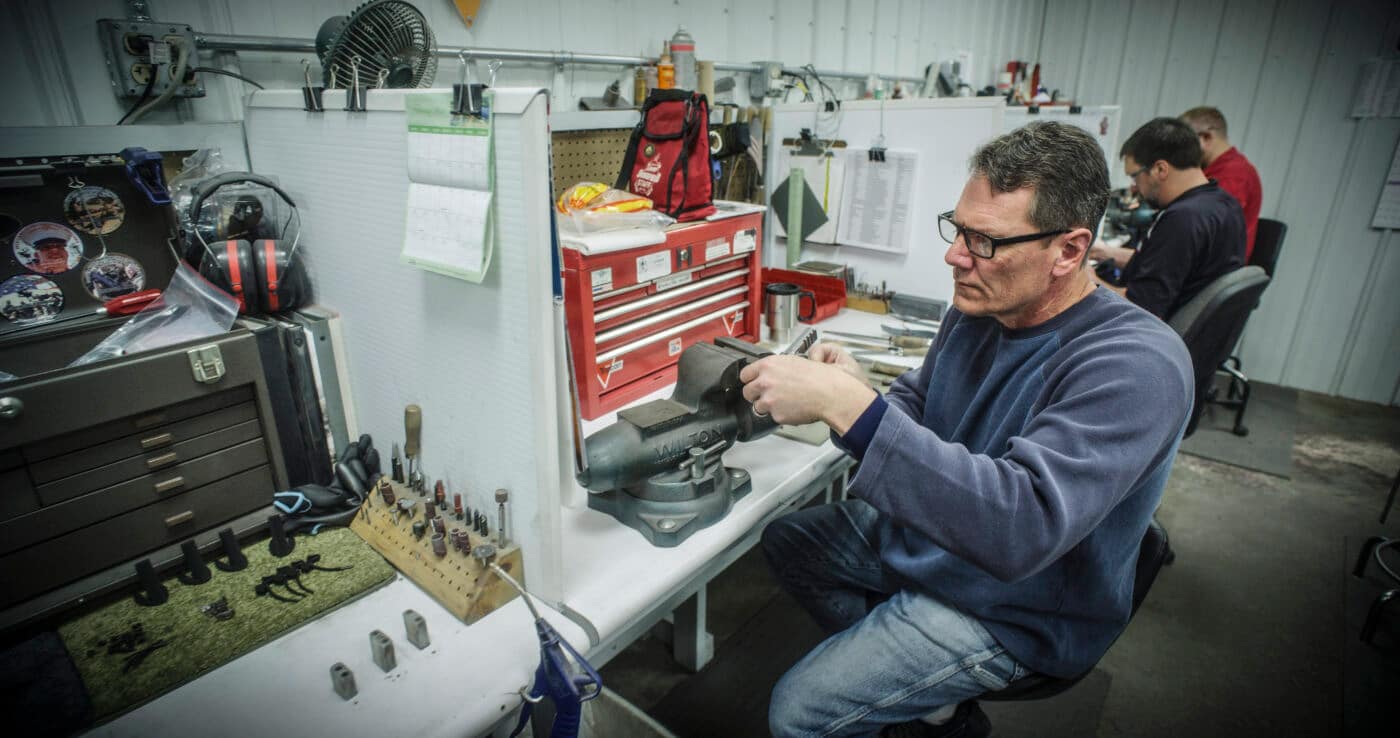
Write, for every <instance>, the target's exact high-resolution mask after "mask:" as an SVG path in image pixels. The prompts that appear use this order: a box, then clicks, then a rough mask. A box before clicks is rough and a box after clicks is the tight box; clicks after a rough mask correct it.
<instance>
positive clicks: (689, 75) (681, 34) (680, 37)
mask: <svg viewBox="0 0 1400 738" xmlns="http://www.w3.org/2000/svg"><path fill="white" fill-rule="evenodd" d="M671 63H672V64H674V65H675V67H676V87H678V88H680V89H682V90H694V89H696V88H697V87H698V86H699V84H700V82H699V80H698V79H697V78H696V76H695V75H696V72H695V39H694V38H692V37H691V35H690V34H689V33H686V31H685V26H681V27H680V28H678V29H676V34H675V35H674V36H672V37H671Z"/></svg>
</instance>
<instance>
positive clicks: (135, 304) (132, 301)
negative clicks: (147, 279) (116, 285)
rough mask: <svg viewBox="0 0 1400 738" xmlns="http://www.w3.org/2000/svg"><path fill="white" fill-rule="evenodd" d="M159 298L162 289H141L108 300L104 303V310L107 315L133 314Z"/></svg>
mask: <svg viewBox="0 0 1400 738" xmlns="http://www.w3.org/2000/svg"><path fill="white" fill-rule="evenodd" d="M158 299H160V290H141V291H140V292H133V293H131V294H129V295H122V296H121V297H114V298H112V299H111V300H108V301H107V302H105V303H103V304H102V312H103V313H104V314H106V315H133V314H135V313H139V312H141V309H142V308H144V307H146V305H148V304H150V303H151V302H153V301H155V300H158Z"/></svg>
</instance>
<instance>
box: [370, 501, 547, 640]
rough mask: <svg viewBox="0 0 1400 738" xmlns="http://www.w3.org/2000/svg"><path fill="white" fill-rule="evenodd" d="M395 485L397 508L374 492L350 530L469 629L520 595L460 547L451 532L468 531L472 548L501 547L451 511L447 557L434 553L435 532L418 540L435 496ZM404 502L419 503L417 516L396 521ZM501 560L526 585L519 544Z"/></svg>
mask: <svg viewBox="0 0 1400 738" xmlns="http://www.w3.org/2000/svg"><path fill="white" fill-rule="evenodd" d="M390 484H391V485H392V487H393V489H394V498H395V499H394V504H393V505H389V504H386V503H385V502H384V498H383V497H381V496H380V494H379V490H378V488H374V489H371V490H370V494H369V497H368V499H366V500H365V503H364V505H362V506H361V507H360V512H359V514H358V515H356V516H355V520H354V522H352V523H351V524H350V529H351V530H353V531H355V533H357V534H358V535H359V536H360V537H361V538H363V539H364V540H365V542H366V543H368V544H369V545H370V546H371V547H373V548H374V550H376V551H378V552H379V553H380V554H382V555H383V556H384V558H386V559H388V560H389V563H391V564H393V565H394V567H395V568H397V569H398V570H399V571H401V572H403V575H404V576H406V577H408V578H409V579H411V580H413V581H414V583H416V584H417V585H418V586H420V587H422V588H423V589H424V590H425V591H427V593H428V594H430V595H432V597H433V599H435V600H437V601H438V603H439V604H441V605H442V606H443V607H445V608H447V610H448V611H449V612H451V613H452V614H453V615H456V616H457V617H458V618H461V620H462V622H464V623H467V624H468V625H470V624H471V623H474V622H476V621H478V620H480V619H481V618H483V617H485V616H486V615H487V614H489V613H490V612H491V611H493V610H495V609H496V608H498V607H500V606H501V605H504V604H505V603H507V602H510V601H511V599H513V598H515V597H517V596H519V593H517V592H516V591H515V589H514V588H512V587H511V586H510V585H509V584H507V583H506V582H504V581H502V580H501V578H500V577H498V576H496V575H495V574H492V573H491V571H490V570H489V569H487V568H486V566H485V565H483V564H482V563H481V562H479V561H477V560H476V559H475V558H473V557H472V555H471V553H470V552H468V553H462V552H461V551H459V550H457V549H456V548H454V547H453V546H452V545H451V540H450V532H451V531H452V530H454V529H458V530H462V531H465V532H466V535H467V537H468V540H470V541H471V547H472V548H475V547H477V546H478V545H481V544H483V543H488V544H491V545H492V546H495V545H496V541H495V538H494V537H491V538H485V537H482V536H480V535H477V534H476V533H474V532H472V531H471V526H470V524H469V523H467V522H466V521H460V522H459V521H458V520H457V519H456V518H454V517H451V516H450V514H449V513H447V512H444V511H442V510H438V511H437V513H438V515H440V516H442V515H447V516H448V517H447V518H446V519H445V520H444V522H445V523H447V530H448V532H449V536H448V538H449V540H448V541H447V543H448V546H447V555H446V556H437V555H435V554H433V545H432V540H431V539H432V534H431V533H428V534H425V535H424V536H423V537H422V538H415V537H414V536H413V523H414V521H421V520H423V506H424V505H431V504H433V496H432V494H431V493H429V494H427V495H426V496H424V495H419V494H417V493H415V492H413V491H412V490H411V489H409V488H408V486H407V485H403V484H397V483H392V482H391V483H390ZM403 499H410V500H414V501H415V504H414V505H413V509H412V511H411V512H404V511H402V510H400V512H399V514H398V521H397V522H395V519H394V510H395V508H396V507H398V501H399V500H403ZM430 530H431V529H430ZM495 562H496V564H497V565H499V566H500V567H501V568H502V569H505V570H506V572H508V573H509V574H510V575H511V576H513V577H515V579H516V580H517V581H519V582H520V583H521V585H522V586H523V585H524V583H525V566H524V562H523V560H522V558H521V554H520V547H519V546H517V545H516V544H515V543H513V542H512V543H510V544H508V545H506V547H505V548H499V547H497V549H496V558H495Z"/></svg>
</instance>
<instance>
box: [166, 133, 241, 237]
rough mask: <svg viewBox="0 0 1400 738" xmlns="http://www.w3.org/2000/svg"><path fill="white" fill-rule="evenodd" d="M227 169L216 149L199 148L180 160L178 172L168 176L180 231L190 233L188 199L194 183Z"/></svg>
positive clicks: (192, 194) (190, 198)
mask: <svg viewBox="0 0 1400 738" xmlns="http://www.w3.org/2000/svg"><path fill="white" fill-rule="evenodd" d="M227 169H228V167H227V166H226V165H225V164H224V157H223V154H221V153H220V152H219V150H218V149H200V150H198V151H196V152H194V153H193V154H190V155H189V156H187V157H185V158H184V160H183V161H181V162H180V173H179V174H176V175H175V176H174V177H171V178H170V204H171V206H172V207H174V208H175V217H176V219H177V220H178V222H179V225H180V232H181V233H184V234H189V233H192V231H191V228H192V227H193V224H192V223H191V222H190V201H191V200H192V199H194V188H195V185H197V184H199V183H200V182H203V181H204V180H206V179H209V178H210V177H213V176H214V175H216V174H222V173H223V172H224V171H226V170H227Z"/></svg>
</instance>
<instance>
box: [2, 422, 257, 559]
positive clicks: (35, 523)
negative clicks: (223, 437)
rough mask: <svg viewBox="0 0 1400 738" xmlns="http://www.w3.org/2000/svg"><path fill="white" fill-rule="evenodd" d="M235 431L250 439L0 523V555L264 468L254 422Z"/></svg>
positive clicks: (245, 424) (238, 427)
mask: <svg viewBox="0 0 1400 738" xmlns="http://www.w3.org/2000/svg"><path fill="white" fill-rule="evenodd" d="M237 429H238V434H239V435H245V436H246V435H249V434H250V433H251V434H253V435H252V436H251V438H249V439H247V440H244V441H243V442H242V443H239V444H237V445H235V446H232V447H230V448H224V449H220V450H218V451H216V452H214V453H210V454H207V455H205V456H201V457H198V458H193V459H190V460H189V461H186V462H184V463H181V464H178V465H176V466H172V467H170V468H168V469H163V470H161V471H160V472H157V473H154V474H146V475H144V476H140V477H137V478H136V479H132V480H129V481H126V482H122V483H120V484H114V485H112V486H110V487H106V488H104V489H100V490H97V491H94V492H91V493H89V494H86V495H82V496H80V497H74V498H71V499H69V500H66V501H64V502H62V503H60V504H55V505H48V506H45V507H42V508H39V509H38V510H36V511H34V512H31V513H29V514H27V515H21V516H19V517H16V518H11V519H9V520H6V521H4V522H0V554H6V553H9V552H11V551H14V550H16V549H19V548H23V547H25V546H30V545H33V544H35V543H38V542H39V541H43V540H46V539H49V538H52V537H54V536H57V535H61V534H63V533H67V532H69V531H72V530H77V529H79V528H82V527H83V526H86V525H91V524H93V523H96V522H100V521H102V520H104V519H106V518H109V517H112V516H114V515H120V514H121V513H123V512H126V511H127V510H133V509H135V508H138V507H142V506H144V505H149V504H151V503H154V502H157V501H160V500H163V499H167V498H171V497H174V496H176V495H178V494H181V493H183V492H187V491H189V490H192V489H196V488H198V487H202V486H204V485H206V484H210V483H212V482H216V481H218V480H220V479H223V478H224V477H228V476H231V475H233V474H237V473H238V472H242V471H245V470H247V469H250V468H252V467H254V466H259V465H262V464H266V463H267V450H266V448H264V445H263V440H262V438H261V437H259V436H257V435H256V432H257V424H256V423H254V422H248V423H244V424H242V425H240V426H237ZM230 430H233V429H230ZM211 435H212V434H211ZM269 494H270V491H267V490H265V491H264V492H263V493H262V497H261V499H262V500H264V501H265V500H266V499H267V496H268V495H269Z"/></svg>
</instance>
